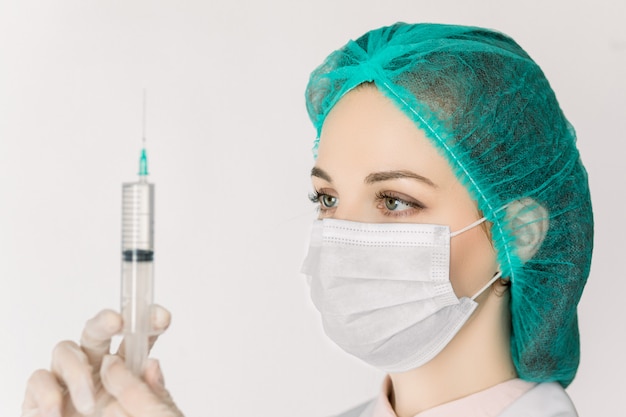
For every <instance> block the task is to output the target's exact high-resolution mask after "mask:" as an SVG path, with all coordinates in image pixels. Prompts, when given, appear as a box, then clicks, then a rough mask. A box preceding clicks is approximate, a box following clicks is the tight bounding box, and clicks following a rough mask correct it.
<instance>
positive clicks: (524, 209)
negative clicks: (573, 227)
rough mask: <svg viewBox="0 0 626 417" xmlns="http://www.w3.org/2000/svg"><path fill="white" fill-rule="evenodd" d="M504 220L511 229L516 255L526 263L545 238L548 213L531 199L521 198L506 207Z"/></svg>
mask: <svg viewBox="0 0 626 417" xmlns="http://www.w3.org/2000/svg"><path fill="white" fill-rule="evenodd" d="M506 218H507V220H508V221H509V224H510V227H511V228H512V229H513V235H514V236H515V247H516V248H517V255H518V256H519V257H520V259H521V260H522V262H526V261H528V260H529V259H531V258H532V257H533V256H534V255H535V253H537V251H538V250H539V248H540V247H541V243H543V239H544V238H545V237H546V233H547V232H548V226H549V221H548V211H547V210H546V209H545V208H544V207H543V206H542V205H541V204H539V203H537V202H536V201H535V200H533V199H532V198H522V199H520V200H515V201H513V202H512V203H510V204H509V205H507V206H506Z"/></svg>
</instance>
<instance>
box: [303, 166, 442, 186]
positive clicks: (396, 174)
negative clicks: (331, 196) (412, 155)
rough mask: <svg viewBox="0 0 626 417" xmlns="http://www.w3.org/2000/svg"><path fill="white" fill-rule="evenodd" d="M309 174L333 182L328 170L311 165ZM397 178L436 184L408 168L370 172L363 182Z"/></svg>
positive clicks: (372, 182)
mask: <svg viewBox="0 0 626 417" xmlns="http://www.w3.org/2000/svg"><path fill="white" fill-rule="evenodd" d="M311 176H312V177H318V178H321V179H323V180H325V181H328V182H330V183H332V182H333V179H332V178H331V176H330V175H329V174H328V172H326V171H324V170H323V169H321V168H318V167H313V168H312V169H311ZM399 178H410V179H414V180H418V181H420V182H423V183H425V184H428V185H430V186H431V187H435V188H437V185H436V184H435V183H434V182H432V181H431V180H429V179H428V178H426V177H424V176H423V175H419V174H416V173H415V172H412V171H408V170H396V171H381V172H372V173H371V174H369V175H368V176H367V177H365V183H366V184H374V183H376V182H381V181H388V180H395V179H399Z"/></svg>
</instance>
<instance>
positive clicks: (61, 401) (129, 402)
mask: <svg viewBox="0 0 626 417" xmlns="http://www.w3.org/2000/svg"><path fill="white" fill-rule="evenodd" d="M152 319H153V327H154V329H155V330H156V331H157V332H158V333H162V332H163V331H165V330H166V329H167V327H168V326H169V324H170V313H169V312H168V311H167V310H165V309H163V308H162V307H160V306H155V308H154V314H153V317H152ZM121 330H122V317H121V316H120V314H119V313H117V312H115V311H112V310H103V311H101V312H100V313H98V314H97V315H96V316H95V317H93V318H92V319H91V320H89V321H87V323H86V324H85V328H84V330H83V334H82V336H81V340H80V344H77V343H75V342H73V341H70V340H66V341H62V342H60V343H58V344H57V346H56V347H55V348H54V350H53V352H52V365H51V367H50V369H49V370H47V369H39V370H37V371H35V372H34V373H33V374H32V375H31V377H30V378H29V380H28V383H27V386H26V395H25V397H24V403H23V405H22V417H78V416H91V415H94V416H102V417H182V413H181V412H180V411H179V410H178V408H177V407H176V405H175V404H174V402H173V401H172V397H171V396H170V394H169V392H168V391H167V390H166V389H165V385H164V382H163V374H162V373H161V369H160V366H159V363H158V361H156V360H153V359H149V360H148V363H147V364H146V369H145V372H144V375H143V380H142V379H139V378H137V377H136V376H134V375H133V374H132V373H131V372H130V371H129V370H128V369H127V368H126V366H125V365H124V362H123V354H124V344H123V342H122V345H121V346H120V350H119V352H118V353H117V354H115V355H111V354H109V351H110V346H111V338H112V337H113V336H114V335H116V334H119V333H120V332H121ZM156 338H157V337H156V336H155V337H153V338H152V339H151V340H150V346H152V345H153V344H154V342H155V341H156Z"/></svg>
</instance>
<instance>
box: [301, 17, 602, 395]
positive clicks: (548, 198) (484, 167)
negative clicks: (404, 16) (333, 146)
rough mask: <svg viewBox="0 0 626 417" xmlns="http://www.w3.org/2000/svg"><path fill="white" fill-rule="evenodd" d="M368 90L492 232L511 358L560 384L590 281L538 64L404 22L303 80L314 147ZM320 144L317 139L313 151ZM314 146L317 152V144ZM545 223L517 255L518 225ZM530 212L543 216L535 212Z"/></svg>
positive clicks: (481, 40) (574, 197) (568, 163)
mask: <svg viewBox="0 0 626 417" xmlns="http://www.w3.org/2000/svg"><path fill="white" fill-rule="evenodd" d="M363 83H373V84H375V85H376V87H377V88H378V89H379V90H380V91H381V92H383V93H384V94H385V95H386V96H387V97H389V98H390V99H391V100H392V101H393V102H394V103H395V104H396V105H397V106H398V108H399V109H401V110H402V111H403V112H404V114H406V115H407V116H408V117H409V118H410V119H411V120H412V121H413V122H414V123H415V125H416V126H418V127H419V128H421V129H423V130H424V131H425V132H426V135H427V136H428V137H429V139H430V140H431V141H432V143H433V145H434V146H435V147H436V148H437V149H438V150H439V152H440V153H441V154H442V155H444V157H445V158H446V159H447V161H448V163H449V164H450V166H451V167H452V169H453V171H454V172H455V174H456V176H457V178H458V179H459V181H460V182H461V183H462V184H463V185H464V186H465V187H466V188H467V189H468V191H469V192H470V195H471V196H472V197H473V198H474V199H475V200H476V202H477V204H478V207H479V209H480V210H481V211H482V213H483V214H484V215H485V217H486V218H487V219H488V220H489V221H490V222H492V228H491V235H492V239H493V245H494V247H495V248H496V250H497V254H498V261H499V263H500V266H501V268H502V274H503V276H505V277H509V278H510V282H511V287H510V290H511V301H510V308H511V320H512V328H511V352H512V356H513V360H514V363H515V366H516V368H517V372H518V374H519V376H520V377H521V378H523V379H526V380H529V381H538V382H541V381H558V382H559V383H561V385H563V386H567V385H569V383H570V382H571V381H572V379H573V378H574V375H575V374H576V369H577V368H578V363H579V360H580V343H579V334H578V321H577V314H576V306H577V304H578V301H579V299H580V296H581V293H582V290H583V287H584V285H585V282H586V280H587V276H588V275H589V267H590V263H591V252H592V247H593V214H592V210H591V201H590V196H589V188H588V183H587V174H586V171H585V168H584V167H583V165H582V163H581V160H580V157H579V154H578V150H577V149H576V134H575V132H574V129H573V128H572V126H571V125H570V124H569V122H568V121H567V119H566V118H565V116H564V115H563V113H562V111H561V109H560V107H559V104H558V102H557V100H556V97H555V95H554V92H553V91H552V89H551V87H550V85H549V84H548V81H547V80H546V78H545V76H544V74H543V72H542V71H541V69H540V68H539V66H538V65H537V64H536V63H535V62H534V61H533V60H532V59H531V58H530V57H529V56H528V55H527V54H526V52H524V50H523V49H522V48H521V47H520V46H519V45H518V44H517V43H516V42H515V41H513V40H512V39H511V38H509V37H507V36H506V35H503V34H501V33H498V32H494V31H491V30H487V29H481V28H475V27H463V26H452V25H439V24H415V25H410V24H404V23H397V24H395V25H393V26H389V27H383V28H380V29H376V30H373V31H371V32H368V33H366V34H365V35H363V36H362V37H360V38H359V39H357V40H356V41H350V42H348V43H347V44H346V45H345V46H344V47H343V48H341V49H339V50H337V51H335V52H333V53H332V54H330V56H328V58H326V60H325V61H324V62H323V63H322V64H321V65H320V66H319V67H318V68H317V69H316V70H315V71H313V73H312V74H311V77H310V81H309V84H308V86H307V90H306V105H307V110H308V112H309V116H310V118H311V120H312V122H313V124H314V126H315V128H316V129H317V137H318V141H319V135H320V133H321V130H322V128H323V125H324V120H325V118H326V116H327V115H328V112H329V111H330V110H331V109H332V108H333V106H334V105H335V104H336V103H337V102H338V101H339V100H340V99H341V97H343V96H344V95H345V94H346V93H347V92H348V91H350V90H352V89H353V88H355V87H356V86H358V85H360V84H363ZM316 144H317V141H316ZM316 146H317V145H316ZM514 201H520V202H524V204H526V205H528V208H527V210H528V211H529V212H540V213H544V212H545V216H547V218H545V217H544V218H542V219H539V220H541V221H542V222H543V224H547V225H548V230H547V232H546V236H545V238H544V240H543V242H542V243H541V246H540V248H539V250H538V251H537V252H536V253H535V254H534V255H533V256H532V257H531V259H530V260H526V261H524V260H523V259H522V258H521V256H520V254H519V253H518V252H519V250H518V242H520V240H519V239H523V238H524V236H523V234H524V230H526V229H528V228H526V229H525V226H527V225H528V221H537V220H538V219H537V218H535V219H534V220H528V221H526V223H524V221H525V220H524V219H529V218H531V219H532V218H533V216H524V215H523V213H522V215H520V216H516V217H514V218H512V217H511V216H510V215H507V210H499V209H500V208H502V207H505V206H507V204H510V203H512V202H514ZM538 205H540V206H542V207H543V209H544V210H537V207H538Z"/></svg>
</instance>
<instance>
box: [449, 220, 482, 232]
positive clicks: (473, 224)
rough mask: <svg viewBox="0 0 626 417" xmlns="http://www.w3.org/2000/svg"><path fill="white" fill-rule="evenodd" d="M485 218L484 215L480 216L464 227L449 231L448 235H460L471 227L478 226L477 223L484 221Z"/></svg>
mask: <svg viewBox="0 0 626 417" xmlns="http://www.w3.org/2000/svg"><path fill="white" fill-rule="evenodd" d="M486 220H487V218H486V217H482V218H480V219H478V220H476V221H475V222H474V223H471V224H469V225H467V226H465V227H464V228H462V229H459V230H457V231H456V232H452V233H450V237H454V236H458V235H460V234H461V233H463V232H467V231H468V230H470V229H473V228H474V227H476V226H478V225H479V224H481V223H484V222H485V221H486Z"/></svg>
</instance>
